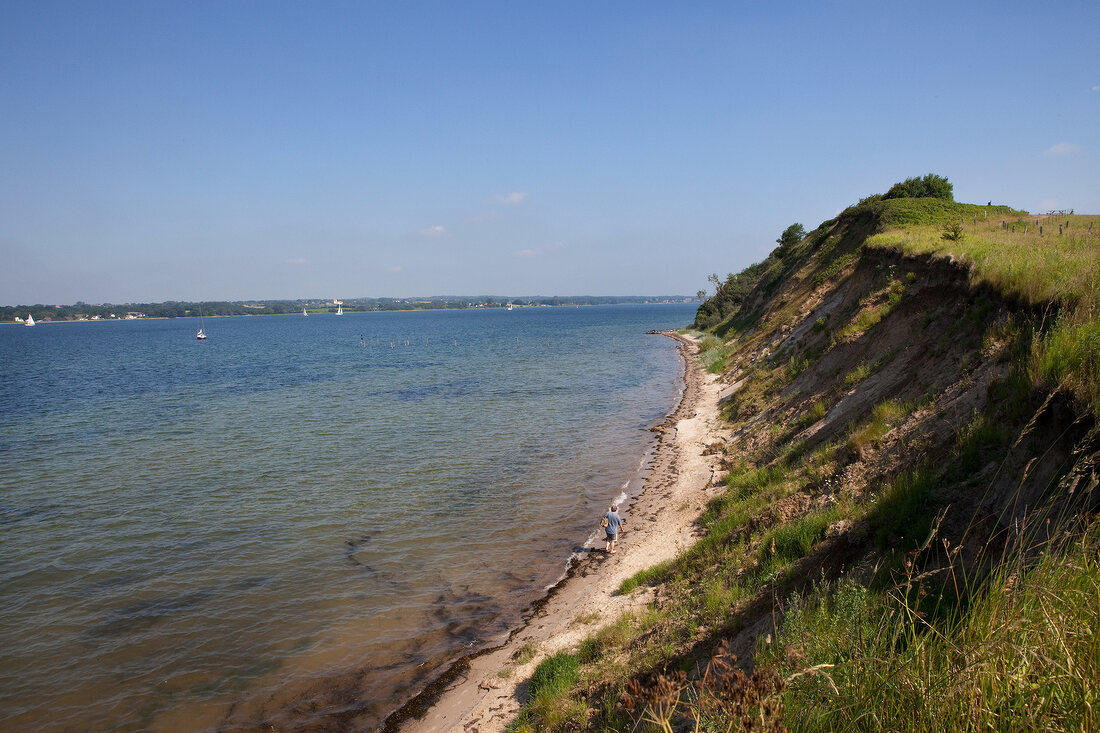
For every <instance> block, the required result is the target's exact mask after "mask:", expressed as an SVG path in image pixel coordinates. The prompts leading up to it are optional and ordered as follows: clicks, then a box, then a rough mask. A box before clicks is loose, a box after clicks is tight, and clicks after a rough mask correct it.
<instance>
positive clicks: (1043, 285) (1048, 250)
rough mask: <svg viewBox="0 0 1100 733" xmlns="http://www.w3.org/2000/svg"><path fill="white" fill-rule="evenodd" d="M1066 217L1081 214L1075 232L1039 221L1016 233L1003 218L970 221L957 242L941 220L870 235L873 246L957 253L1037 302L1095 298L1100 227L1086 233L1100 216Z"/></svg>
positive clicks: (984, 278)
mask: <svg viewBox="0 0 1100 733" xmlns="http://www.w3.org/2000/svg"><path fill="white" fill-rule="evenodd" d="M1066 218H1069V219H1074V220H1075V225H1074V226H1071V228H1070V231H1073V232H1075V233H1074V234H1072V235H1068V234H1067V235H1062V236H1058V235H1057V234H1054V235H1052V234H1051V233H1050V231H1049V228H1048V227H1045V228H1044V229H1045V231H1044V234H1043V235H1042V236H1040V235H1039V232H1038V230H1037V229H1035V228H1034V226H1033V225H1032V226H1031V228H1030V229H1029V231H1028V233H1027V234H1024V233H1023V232H1022V231H1020V232H1017V233H1015V234H1014V233H1012V232H1011V231H1006V230H1004V229H1002V228H1001V227H1000V224H999V219H998V221H997V223H994V222H993V221H992V220H990V221H988V222H983V221H979V222H978V223H977V224H974V223H970V222H968V223H967V224H964V225H963V231H964V232H965V234H966V236H965V237H964V238H963V239H961V240H959V241H955V242H953V241H949V240H944V239H942V237H941V236H940V235H941V234H942V232H941V231H940V230H939V229H937V228H936V227H935V226H911V227H909V228H905V229H900V230H899V229H894V230H890V231H887V232H883V233H881V234H877V235H875V236H873V237H870V238H869V239H868V240H867V246H869V247H879V248H891V249H900V250H902V251H903V252H905V253H907V254H932V255H951V256H953V257H955V258H957V259H960V260H962V261H963V262H964V263H966V264H967V265H969V266H972V267H973V268H974V275H975V278H976V280H977V281H978V282H986V283H988V284H990V285H992V286H993V287H994V288H995V289H996V290H998V291H1000V292H1002V293H1005V294H1010V295H1016V296H1018V297H1021V298H1023V299H1024V300H1026V301H1027V302H1030V303H1033V304H1036V305H1042V304H1045V303H1048V302H1054V303H1064V304H1067V305H1075V304H1077V303H1079V302H1081V301H1082V300H1087V299H1089V297H1090V296H1092V297H1093V298H1095V295H1096V292H1097V286H1098V285H1100V232H1096V233H1094V234H1093V235H1092V236H1089V235H1088V234H1087V233H1086V232H1087V231H1088V223H1087V222H1088V221H1090V220H1093V219H1095V220H1097V221H1098V222H1100V217H1080V216H1078V217H1066ZM1031 221H1032V222H1034V219H1032V220H1031ZM1055 231H1056V229H1055ZM1094 302H1095V301H1094Z"/></svg>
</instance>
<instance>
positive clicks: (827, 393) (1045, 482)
mask: <svg viewBox="0 0 1100 733" xmlns="http://www.w3.org/2000/svg"><path fill="white" fill-rule="evenodd" d="M849 225H851V226H853V227H854V229H853V230H848V229H846V226H849ZM872 230H873V227H870V226H868V224H867V222H863V221H861V222H856V223H854V224H853V223H851V222H849V223H845V222H844V221H840V222H836V223H832V224H831V225H830V226H829V227H827V228H826V231H825V232H820V233H818V235H817V237H816V242H814V246H813V248H811V249H809V250H808V251H805V252H803V253H802V256H801V261H800V262H797V263H782V265H783V267H784V268H785V272H784V273H783V274H782V276H780V277H777V278H773V281H772V282H771V283H770V284H768V283H762V284H761V285H760V286H758V287H757V288H756V290H755V291H754V292H753V293H752V294H751V295H750V296H749V297H748V298H746V300H745V303H744V305H743V306H742V307H741V309H740V310H739V311H738V312H736V313H734V314H732V315H731V316H730V317H729V318H728V319H727V320H726V321H725V322H723V323H721V324H719V325H718V326H717V327H716V328H715V329H714V331H715V332H716V333H718V334H720V335H721V336H723V337H724V339H725V343H724V346H722V347H720V348H721V349H722V354H723V358H724V373H723V376H722V379H723V380H724V381H725V382H726V383H727V384H728V387H727V389H726V390H725V392H724V397H723V405H722V408H723V414H724V415H725V417H726V418H727V419H728V420H729V421H730V424H731V427H732V437H731V439H730V440H729V441H728V442H727V443H726V445H725V446H723V450H724V452H725V455H726V460H727V464H726V465H727V468H728V469H729V471H730V472H731V473H733V474H737V473H738V472H744V471H746V470H761V469H768V470H783V471H785V472H786V475H789V476H790V477H791V478H790V480H789V483H788V485H787V490H785V491H784V492H781V494H782V495H781V498H779V499H777V501H776V502H775V503H774V504H773V505H772V507H770V508H769V509H768V510H766V511H765V512H763V513H762V514H761V516H760V518H759V521H760V522H763V523H780V522H789V521H791V520H792V519H793V518H796V517H797V516H798V515H799V514H804V513H807V512H812V511H815V508H820V507H822V506H828V505H830V504H832V503H836V502H841V503H843V504H845V505H846V506H849V507H855V510H854V511H853V514H854V518H853V520H852V521H845V522H838V523H837V526H835V527H831V528H830V532H829V534H828V541H827V542H823V543H822V544H821V545H820V546H818V548H817V549H816V550H815V552H814V553H813V554H811V556H810V557H808V558H806V559H805V560H804V561H803V567H802V568H801V570H800V571H799V573H796V574H795V575H799V574H802V575H803V581H804V580H805V575H806V574H824V575H825V576H826V577H831V578H836V577H839V576H840V575H841V574H843V573H848V572H862V573H863V574H864V576H865V577H863V578H862V580H863V581H866V580H867V577H866V576H867V574H868V573H869V572H870V571H869V570H868V568H872V567H875V566H881V564H882V561H883V557H885V556H887V555H890V554H897V553H904V552H907V551H909V550H911V549H912V548H913V547H915V546H916V545H918V544H920V543H921V542H923V541H924V540H925V539H926V538H927V536H928V535H929V533H930V532H931V531H932V528H933V527H934V528H935V530H936V538H937V539H936V542H937V543H940V544H942V543H943V542H944V541H946V542H947V543H949V544H950V545H951V546H953V547H959V546H964V547H965V552H964V553H963V555H962V557H961V558H960V561H961V562H966V563H969V564H970V565H971V566H972V567H975V568H980V567H982V566H985V567H986V568H988V567H990V566H991V565H992V564H993V563H994V562H995V560H993V559H992V558H995V557H996V556H997V553H998V548H1003V546H1004V543H1005V542H1006V541H1009V540H1010V539H1011V538H1012V537H1015V536H1018V535H1019V534H1020V533H1021V532H1022V529H1021V528H1023V527H1027V526H1030V527H1032V528H1034V529H1036V530H1037V531H1036V533H1035V536H1036V537H1039V536H1043V535H1049V534H1052V533H1054V532H1056V531H1060V530H1062V529H1065V528H1066V527H1068V526H1069V525H1071V524H1072V523H1073V522H1074V520H1075V519H1076V518H1078V517H1083V516H1085V515H1087V514H1089V513H1091V512H1095V511H1096V509H1097V507H1098V502H1097V496H1098V494H1100V492H1097V491H1095V490H1094V489H1095V487H1096V485H1097V472H1096V471H1097V460H1098V456H1100V432H1098V430H1097V426H1096V424H1095V420H1094V417H1093V414H1094V413H1093V411H1092V409H1091V406H1090V405H1087V404H1083V403H1082V402H1081V401H1080V400H1079V399H1077V398H1076V397H1075V396H1074V395H1072V394H1066V393H1064V392H1061V391H1058V390H1056V389H1052V388H1048V387H1045V386H1044V385H1042V384H1041V383H1039V382H1037V381H1036V380H1035V379H1033V378H1032V377H1031V376H1030V373H1029V349H1030V343H1031V339H1032V338H1033V335H1034V333H1036V331H1037V329H1039V328H1040V327H1041V325H1042V322H1043V319H1044V318H1047V317H1049V312H1048V311H1045V310H1044V309H1042V308H1035V307H1032V306H1027V305H1025V304H1022V303H1020V302H1016V301H1014V300H1012V299H1010V298H1006V297H1004V296H1002V295H1000V294H998V293H996V292H994V291H992V290H991V289H990V288H988V287H985V286H975V285H973V284H972V278H971V274H970V272H969V271H968V269H967V268H966V267H964V266H962V265H961V264H959V263H958V262H956V261H953V260H951V259H945V258H931V257H912V256H905V255H903V254H901V253H900V252H897V251H893V250H889V249H879V248H872V247H867V246H866V245H864V244H863V243H862V240H864V239H865V238H866V236H867V234H868V233H869V232H870V231H872ZM830 242H832V243H834V245H836V246H833V247H832V248H831V250H830V249H828V245H829V243H830ZM823 249H825V250H826V251H825V252H824V254H823V253H822V250H823ZM909 480H912V481H913V482H916V483H919V487H918V488H919V490H917V489H914V490H913V491H911V492H910V494H909V495H908V496H907V498H906V500H904V501H899V500H897V499H896V498H893V495H892V493H891V492H893V493H896V491H894V489H893V488H892V487H895V486H896V485H897V484H898V482H899V481H903V482H904V481H909ZM887 499H889V500H888V501H887ZM933 555H934V553H933ZM932 562H935V558H934V557H933V558H932ZM799 582H800V581H799V579H798V578H795V579H794V580H793V581H791V582H789V583H788V584H787V585H788V587H787V588H784V589H781V590H780V592H778V593H774V594H773V597H776V596H778V597H782V593H783V592H785V591H789V590H791V589H792V588H797V586H798V583H799ZM764 605H768V608H766V609H765V608H764ZM757 611H758V613H759V614H761V615H766V614H772V615H773V616H774V615H775V609H774V608H772V607H771V606H770V604H762V605H761V607H760V608H759V609H757ZM745 612H746V614H747V615H746V616H745V617H743V618H742V624H743V626H744V628H745V629H746V631H745V632H744V634H745V635H747V636H746V638H743V639H741V640H740V643H737V644H735V645H736V646H737V647H738V648H739V649H740V650H741V652H742V653H745V652H749V653H751V650H752V649H753V647H754V643H755V639H754V638H752V637H754V636H756V635H759V634H761V633H767V632H768V631H769V629H770V627H771V624H770V623H758V621H759V620H758V619H754V618H752V610H751V607H748V608H746V609H745Z"/></svg>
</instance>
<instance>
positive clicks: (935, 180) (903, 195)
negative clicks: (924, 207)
mask: <svg viewBox="0 0 1100 733" xmlns="http://www.w3.org/2000/svg"><path fill="white" fill-rule="evenodd" d="M954 188H955V187H954V186H952V185H951V182H950V181H948V180H947V179H946V178H944V177H943V176H937V175H936V174H935V173H929V174H928V175H926V176H924V177H923V178H920V177H916V176H914V177H913V178H906V179H905V180H904V181H901V182H900V183H895V184H894V185H893V186H891V187H890V190H889V191H887V192H886V194H885V195H884V196H883V198H884V199H927V198H931V199H943V200H944V201H954V200H955V193H954Z"/></svg>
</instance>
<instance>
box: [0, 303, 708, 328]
mask: <svg viewBox="0 0 1100 733" xmlns="http://www.w3.org/2000/svg"><path fill="white" fill-rule="evenodd" d="M691 303H697V300H694V302H693V300H662V302H657V300H648V302H637V303H632V302H623V303H562V304H559V305H516V306H513V308H511V309H514V310H531V309H540V308H593V307H606V306H643V305H652V306H676V305H687V304H691ZM7 307H10V306H4V308H7ZM22 310H23V311H24V313H25V311H26V308H23V309H22ZM459 310H508V307H507V306H504V305H499V306H497V305H493V306H471V307H465V308H378V309H368V310H355V309H354V308H352V309H349V310H344V311H343V314H342V315H344V316H350V315H352V314H383V313H418V311H425V313H442V311H459ZM32 315H33V314H32ZM307 315H309V316H334V315H337V314H335V313H333V311H330V310H313V311H307ZM259 316H286V317H292V318H293V317H298V318H301V317H303V316H301V313H300V311H299V313H232V314H210V315H206V314H204V316H202V318H254V317H259ZM198 318H199V316H198V315H187V316H140V317H136V318H95V319H92V318H62V319H56V320H54V319H47V318H45V317H43V318H42V319H38V318H35V320H34V325H35V326H43V325H46V324H113V322H117V321H123V322H127V321H141V320H197V319H198ZM0 326H25V324H23V322H21V321H18V320H13V319H8V318H5V319H3V320H0Z"/></svg>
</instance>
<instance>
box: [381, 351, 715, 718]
mask: <svg viewBox="0 0 1100 733" xmlns="http://www.w3.org/2000/svg"><path fill="white" fill-rule="evenodd" d="M660 333H661V334H662V335H664V336H668V337H669V338H672V339H674V340H675V341H676V342H677V343H678V349H677V350H678V353H679V354H680V358H681V369H682V371H681V375H682V380H683V385H682V388H681V391H680V395H679V400H678V402H677V404H676V405H675V407H674V408H673V409H672V410H671V411H670V413H669V414H668V416H667V417H666V418H665V419H664V420H663V421H662V422H661V423H660V425H658V426H656V427H655V428H653V431H654V433H655V434H656V435H657V437H658V440H657V445H656V447H655V449H654V451H653V455H652V457H651V459H650V460H649V461H648V462H647V466H648V467H647V475H646V477H645V480H644V483H643V487H642V490H641V492H640V493H639V494H638V495H637V496H635V497H633V501H632V502H631V504H630V511H628V512H627V517H628V520H629V521H628V527H629V528H630V529H629V531H628V532H626V533H624V535H623V539H624V540H625V542H624V545H623V546H621V547H620V551H619V552H618V553H617V554H616V555H615V556H614V557H612V556H609V555H607V554H606V553H604V552H603V550H593V551H591V552H589V553H585V555H586V556H585V557H582V558H580V559H578V561H577V562H575V563H573V564H572V566H571V567H570V568H569V571H568V572H567V574H566V576H565V577H564V578H563V579H562V580H561V581H560V582H559V583H558V584H556V585H555V586H554V588H553V589H552V590H551V591H550V592H548V593H547V595H546V596H545V597H544V598H543V599H542V600H541V601H540V603H539V604H538V606H537V607H535V608H533V609H532V610H531V612H530V613H529V614H527V615H526V617H525V619H524V621H523V623H522V625H520V626H518V627H516V628H515V629H513V630H512V631H511V633H510V634H509V636H508V638H507V640H506V641H504V642H503V643H502V644H501V645H499V646H498V647H495V648H492V649H486V650H482V651H480V652H478V653H474V654H470V655H467V656H466V657H464V658H463V659H462V660H461V662H460V663H458V664H456V665H454V666H453V667H452V668H450V669H448V670H447V671H446V672H445V673H444V674H443V675H441V676H440V677H439V678H437V680H436V681H435V682H433V683H432V684H431V685H430V686H429V687H427V688H426V689H425V690H424V691H422V692H421V693H420V694H419V695H418V696H417V697H416V698H414V699H413V700H411V701H409V702H408V703H406V704H405V705H403V706H402V707H401V708H399V709H398V710H396V711H395V712H394V713H393V714H391V715H390V716H389V717H388V718H387V720H386V722H385V725H384V726H383V727H382V728H381V730H383V731H385V733H444V732H445V731H451V730H461V729H463V728H464V727H465V726H471V725H473V726H476V727H477V730H479V731H483V732H489V731H503V730H504V727H505V726H506V724H507V723H508V722H509V721H510V720H511V719H512V717H514V715H515V713H516V712H518V710H519V707H520V704H521V699H520V695H519V692H518V689H519V687H520V682H522V681H523V680H524V679H526V678H527V676H529V675H530V673H531V671H533V669H534V667H535V665H536V664H537V662H538V661H540V660H541V659H542V658H543V657H544V656H547V655H549V654H552V653H554V652H555V651H558V650H561V649H565V648H569V647H570V646H571V645H575V644H577V643H579V641H580V639H581V638H582V636H583V635H587V633H589V632H591V631H594V630H595V628H597V627H591V628H577V626H578V624H577V623H576V622H575V619H576V618H578V617H580V616H593V615H595V616H599V617H600V623H603V622H609V621H613V620H614V618H615V614H616V613H618V612H622V611H624V610H628V609H629V608H632V607H635V606H637V605H639V604H641V603H644V602H645V601H646V600H647V599H648V595H647V594H645V593H644V592H638V591H636V592H635V593H634V594H631V595H630V596H617V595H615V593H616V589H617V587H618V583H619V582H620V581H621V579H622V578H624V577H627V576H629V575H631V574H633V573H634V572H636V571H637V570H639V569H642V568H644V567H649V566H651V565H653V564H655V563H656V562H659V561H661V560H664V559H671V557H674V556H675V554H677V553H678V552H679V550H680V549H682V548H683V547H685V546H687V544H688V543H690V542H691V541H692V540H693V539H694V537H695V520H696V519H697V518H698V516H699V515H700V514H701V513H702V510H703V507H704V504H705V502H706V500H707V498H708V494H707V489H708V488H709V487H710V485H711V484H712V483H713V476H714V474H715V471H716V465H715V464H714V460H713V458H712V457H709V456H704V455H703V451H702V450H695V448H696V447H699V448H701V447H702V446H703V445H705V444H706V443H707V442H709V436H710V435H712V434H713V432H714V431H715V430H716V429H717V428H716V427H715V425H714V419H715V417H716V416H717V401H718V400H717V398H718V386H717V384H716V379H715V378H714V377H713V375H708V374H706V373H704V372H703V371H702V369H701V368H700V367H699V366H698V364H697V363H696V360H695V359H694V356H695V355H696V354H697V348H696V343H695V341H694V340H693V339H690V338H688V337H685V336H683V335H681V334H679V333H676V332H673V331H662V332H660ZM685 449H686V450H685ZM674 504H676V506H674ZM594 521H595V518H594ZM642 547H644V548H645V552H644V553H643V552H642V551H641V548H642ZM635 548H637V549H635ZM643 555H644V556H643ZM536 620H537V621H539V625H538V626H537V628H536V626H535V624H534V622H535V621H536ZM579 626H581V627H586V626H587V622H585V623H584V624H580V625H579ZM531 644H535V645H537V646H538V648H539V654H537V655H536V657H535V659H533V660H531V661H530V662H528V663H526V664H517V662H516V657H517V655H518V652H519V649H520V648H521V647H523V646H524V645H527V648H530V645H531ZM509 667H513V669H512V671H511V674H510V675H509V676H508V678H507V679H505V680H502V679H501V675H500V672H501V671H502V670H505V669H507V668H509Z"/></svg>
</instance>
